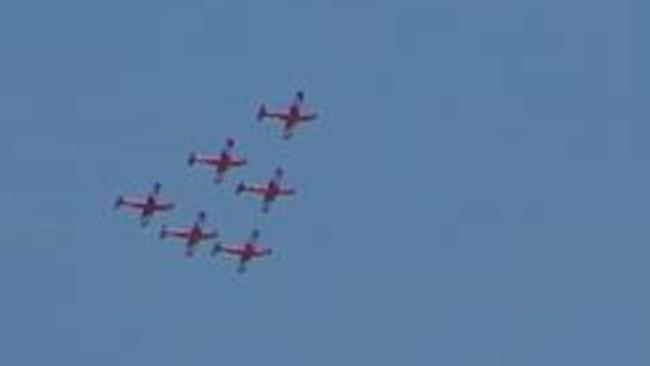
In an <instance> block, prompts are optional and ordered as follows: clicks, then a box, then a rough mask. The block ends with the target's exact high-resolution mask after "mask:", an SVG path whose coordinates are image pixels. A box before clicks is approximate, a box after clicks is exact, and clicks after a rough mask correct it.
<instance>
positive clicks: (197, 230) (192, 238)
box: [160, 211, 218, 257]
mask: <svg viewBox="0 0 650 366" xmlns="http://www.w3.org/2000/svg"><path fill="white" fill-rule="evenodd" d="M204 222H205V212H203V211H201V212H199V214H198V217H197V219H196V221H195V222H194V225H192V226H191V227H189V228H175V229H170V228H168V227H167V226H166V225H164V226H163V227H162V229H161V230H160V239H165V238H167V237H168V236H172V237H176V238H180V239H185V248H186V249H185V256H186V257H191V256H193V255H194V248H195V247H196V246H197V245H198V244H199V243H200V242H201V241H203V240H209V239H214V238H216V237H217V235H218V233H217V231H216V230H214V231H204V230H203V223H204Z"/></svg>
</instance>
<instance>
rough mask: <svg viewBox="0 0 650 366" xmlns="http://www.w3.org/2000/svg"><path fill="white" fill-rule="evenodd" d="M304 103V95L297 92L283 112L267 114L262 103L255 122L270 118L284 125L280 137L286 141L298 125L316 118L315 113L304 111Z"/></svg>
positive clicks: (301, 92)
mask: <svg viewBox="0 0 650 366" xmlns="http://www.w3.org/2000/svg"><path fill="white" fill-rule="evenodd" d="M304 101H305V93H304V92H303V91H301V90H299V91H298V92H296V95H295V96H294V99H293V101H292V102H291V104H289V107H287V108H286V110H285V111H281V112H269V111H268V110H267V109H266V105H265V104H263V103H262V105H261V106H260V109H259V110H258V112H257V120H258V121H262V120H263V119H264V118H266V117H270V118H275V119H277V120H278V121H280V122H282V123H284V129H283V132H282V137H283V138H284V139H285V140H287V139H289V138H291V136H293V131H294V129H295V128H296V126H298V124H300V123H303V122H309V121H313V120H315V119H316V118H317V117H318V115H317V114H316V113H308V112H306V111H305V108H304Z"/></svg>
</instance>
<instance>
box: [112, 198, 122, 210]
mask: <svg viewBox="0 0 650 366" xmlns="http://www.w3.org/2000/svg"><path fill="white" fill-rule="evenodd" d="M123 204H124V197H122V196H117V199H115V203H114V204H113V209H115V210H117V209H118V208H120V207H121V206H122V205H123Z"/></svg>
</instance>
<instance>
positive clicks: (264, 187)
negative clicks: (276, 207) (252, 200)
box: [235, 168, 296, 213]
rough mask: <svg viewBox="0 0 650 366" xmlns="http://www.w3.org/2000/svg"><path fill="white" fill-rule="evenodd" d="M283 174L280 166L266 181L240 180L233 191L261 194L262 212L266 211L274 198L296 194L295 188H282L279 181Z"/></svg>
mask: <svg viewBox="0 0 650 366" xmlns="http://www.w3.org/2000/svg"><path fill="white" fill-rule="evenodd" d="M283 176H284V171H283V170H282V168H277V169H275V176H274V177H273V178H272V179H271V180H269V181H268V183H266V184H256V185H247V184H245V183H244V182H240V183H239V184H238V185H237V190H236V191H235V193H237V194H241V193H242V192H249V193H253V194H256V195H260V196H262V198H263V200H264V201H263V203H262V212H264V213H267V212H269V209H270V208H271V203H273V201H275V199H276V198H278V197H283V196H291V195H294V194H296V190H295V189H293V188H282V186H281V185H280V183H281V180H282V177H283Z"/></svg>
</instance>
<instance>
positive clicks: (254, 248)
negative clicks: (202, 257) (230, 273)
mask: <svg viewBox="0 0 650 366" xmlns="http://www.w3.org/2000/svg"><path fill="white" fill-rule="evenodd" d="M259 237H260V232H259V230H253V232H252V233H251V237H250V239H248V241H246V242H245V243H244V244H241V245H235V246H225V245H223V244H222V243H217V244H215V245H214V247H213V248H212V256H213V257H214V256H216V255H217V254H219V253H221V252H224V253H226V254H230V255H232V256H236V257H239V267H237V272H239V273H243V272H245V271H246V264H247V263H248V262H250V261H251V260H252V259H254V258H259V257H265V256H268V255H271V253H272V252H273V251H272V250H271V249H270V248H262V247H261V246H259V245H258V244H257V239H259Z"/></svg>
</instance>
